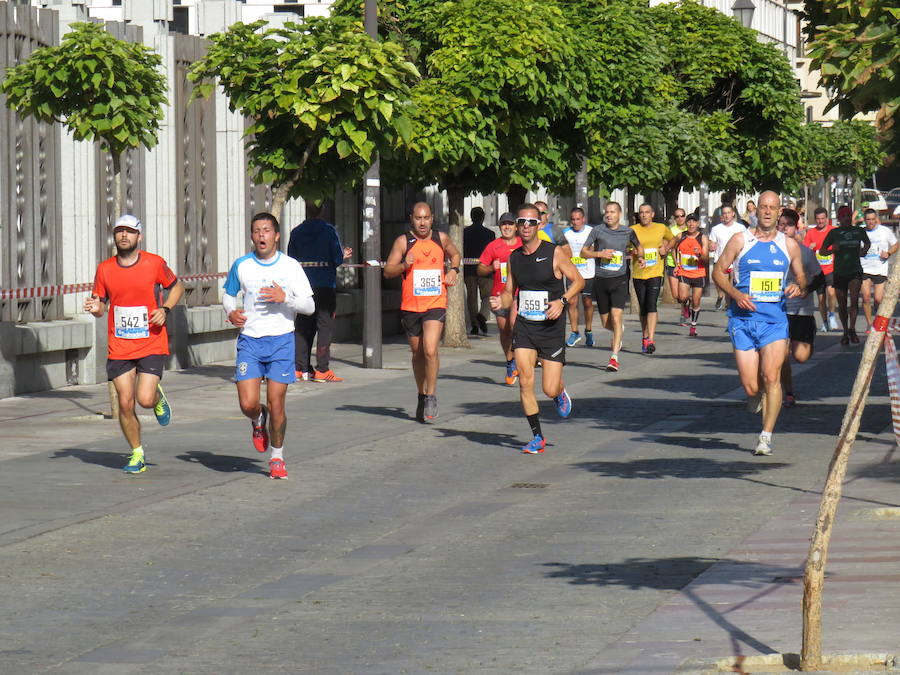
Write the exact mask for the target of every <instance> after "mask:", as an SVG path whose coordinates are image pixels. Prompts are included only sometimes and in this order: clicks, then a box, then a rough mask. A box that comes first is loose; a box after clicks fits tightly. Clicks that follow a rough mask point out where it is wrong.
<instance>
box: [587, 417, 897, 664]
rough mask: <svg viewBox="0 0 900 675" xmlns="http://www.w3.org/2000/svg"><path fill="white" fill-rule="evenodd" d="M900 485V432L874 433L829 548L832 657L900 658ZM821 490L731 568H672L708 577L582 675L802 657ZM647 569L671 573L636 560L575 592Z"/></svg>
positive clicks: (826, 630) (853, 471)
mask: <svg viewBox="0 0 900 675" xmlns="http://www.w3.org/2000/svg"><path fill="white" fill-rule="evenodd" d="M824 450H826V449H824V448H823V451H824ZM828 450H829V451H830V450H833V448H828ZM898 481H900V453H898V452H897V445H896V442H895V441H894V435H893V431H890V432H888V431H885V433H881V434H877V435H873V434H863V435H862V437H861V438H859V439H858V440H857V442H856V444H855V445H854V448H853V454H852V456H851V462H850V465H849V469H848V472H847V480H846V481H845V484H844V491H843V497H842V500H841V505H840V508H839V510H838V514H837V518H836V525H835V531H834V533H833V535H832V540H831V545H830V547H829V554H828V566H827V572H826V577H825V586H824V593H823V628H822V647H823V653H824V654H830V655H836V654H846V655H859V656H862V655H865V654H889V655H895V656H898V658H900V632H898V625H900V494H898V493H897V490H896V485H897V483H898ZM820 488H821V485H817V486H816V487H815V488H814V489H811V490H808V491H798V496H797V497H796V499H794V500H793V501H792V502H791V503H790V504H789V505H788V506H787V508H785V509H784V511H782V512H781V513H779V514H778V515H777V516H775V517H774V518H772V519H771V520H769V521H768V522H766V523H765V524H763V526H762V527H760V528H759V529H758V530H757V531H756V532H754V533H752V534H751V535H750V536H748V537H747V538H745V539H743V540H742V541H741V542H740V544H739V545H738V546H737V547H736V548H733V549H731V550H730V551H728V553H727V554H725V555H724V556H723V557H722V558H721V559H717V560H715V561H712V560H704V559H700V558H691V557H686V558H682V559H676V560H671V561H668V564H669V565H670V566H674V567H681V568H694V569H697V570H700V569H703V568H706V569H705V571H703V572H702V573H700V575H699V576H698V577H697V578H696V579H695V580H694V581H692V582H691V583H690V584H688V585H687V586H686V587H685V588H683V589H680V590H679V592H678V593H677V594H675V595H674V596H673V597H672V598H671V599H670V600H669V601H668V602H666V603H665V604H664V605H662V606H661V607H660V608H659V609H657V610H656V611H655V612H654V613H653V614H652V615H651V616H650V617H648V618H647V619H646V620H645V621H643V622H642V623H641V624H639V625H638V626H636V627H635V628H634V629H633V630H631V631H629V632H628V634H627V635H625V636H624V637H623V638H622V639H621V640H619V641H618V643H617V644H616V645H615V646H614V647H612V648H610V649H608V650H606V651H605V652H604V653H603V654H602V655H601V656H600V658H598V659H597V660H595V661H594V662H592V663H591V664H589V666H588V667H587V668H585V669H584V670H583V671H580V672H583V673H618V672H623V673H624V672H627V673H668V672H674V671H676V670H678V671H679V672H703V671H704V670H705V668H703V666H702V665H701V664H703V662H707V663H708V662H711V661H712V660H714V659H725V658H728V657H735V656H741V655H743V656H754V655H758V654H774V653H780V654H799V652H800V647H801V628H802V614H801V599H802V597H803V568H804V566H805V564H806V555H807V552H808V548H809V540H810V536H811V534H812V532H813V528H814V525H815V520H816V514H817V512H818V508H819V501H820V498H821V493H820V491H819V490H820ZM750 506H751V505H749V504H748V508H749V507H750ZM648 564H649V565H652V566H653V567H654V568H656V569H659V568H660V566H661V565H660V561H658V560H652V561H648V560H633V561H628V562H627V563H626V564H625V565H624V566H622V567H619V568H614V569H610V568H609V567H607V566H598V568H597V569H596V570H588V571H586V572H584V573H582V574H581V575H579V577H578V578H577V579H574V580H573V582H572V583H583V584H597V585H600V586H602V585H605V584H618V583H628V580H629V579H636V578H639V576H640V575H639V573H638V570H639V568H640V567H641V566H643V565H648ZM707 565H709V567H707ZM657 583H658V584H659V587H661V588H665V587H667V577H666V576H664V575H661V576H659V577H658V578H657ZM898 665H900V664H898ZM690 666H694V668H696V670H695V669H694V668H691V667H690ZM679 667H680V670H679ZM748 670H749V668H748ZM750 672H753V671H752V670H750ZM854 672H865V671H864V670H858V671H854ZM873 672H875V671H874V670H873ZM880 672H883V671H880Z"/></svg>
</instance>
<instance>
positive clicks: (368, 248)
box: [362, 0, 381, 368]
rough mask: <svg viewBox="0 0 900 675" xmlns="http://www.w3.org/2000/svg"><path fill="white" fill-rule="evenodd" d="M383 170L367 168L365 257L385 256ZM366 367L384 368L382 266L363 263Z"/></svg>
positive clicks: (369, 3) (370, 28)
mask: <svg viewBox="0 0 900 675" xmlns="http://www.w3.org/2000/svg"><path fill="white" fill-rule="evenodd" d="M365 28H366V33H368V35H369V37H371V38H372V39H378V5H377V0H366V6H365ZM380 175H381V170H380V166H379V161H378V156H377V155H376V157H375V160H374V161H373V162H372V166H370V167H369V170H368V171H366V182H365V185H364V186H363V205H362V239H363V249H364V253H365V256H364V257H365V259H366V260H367V261H376V260H381V207H380V205H379V203H378V202H379V197H380V193H381V178H380ZM363 304H364V308H363V367H364V368H381V267H379V266H376V265H366V266H364V267H363Z"/></svg>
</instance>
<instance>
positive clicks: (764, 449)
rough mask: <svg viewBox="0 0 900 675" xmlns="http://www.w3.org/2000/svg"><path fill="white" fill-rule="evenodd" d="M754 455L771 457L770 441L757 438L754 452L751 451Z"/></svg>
mask: <svg viewBox="0 0 900 675" xmlns="http://www.w3.org/2000/svg"><path fill="white" fill-rule="evenodd" d="M753 454H754V455H767V456H768V455H771V454H772V441H767V440H766V439H765V438H763V437H762V436H760V437H759V442H758V443H757V444H756V450H754V451H753Z"/></svg>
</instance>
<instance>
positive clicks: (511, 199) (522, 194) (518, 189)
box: [506, 185, 528, 213]
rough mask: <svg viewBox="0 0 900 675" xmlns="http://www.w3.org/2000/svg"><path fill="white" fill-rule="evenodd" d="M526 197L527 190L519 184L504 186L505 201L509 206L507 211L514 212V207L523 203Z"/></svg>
mask: <svg viewBox="0 0 900 675" xmlns="http://www.w3.org/2000/svg"><path fill="white" fill-rule="evenodd" d="M527 198H528V190H526V189H525V188H523V187H522V186H521V185H510V186H509V187H508V188H506V201H507V203H508V204H507V205H508V206H509V211H511V212H512V213H515V212H516V209H517V208H519V207H520V206H521V205H522V204H524V203H525V200H526V199H527Z"/></svg>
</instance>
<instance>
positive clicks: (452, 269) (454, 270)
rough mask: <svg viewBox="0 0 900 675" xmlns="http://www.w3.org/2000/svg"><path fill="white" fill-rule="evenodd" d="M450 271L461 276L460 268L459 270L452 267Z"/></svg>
mask: <svg viewBox="0 0 900 675" xmlns="http://www.w3.org/2000/svg"><path fill="white" fill-rule="evenodd" d="M450 271H452V272H456V273H457V274H459V268H458V267H451V268H450Z"/></svg>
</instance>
